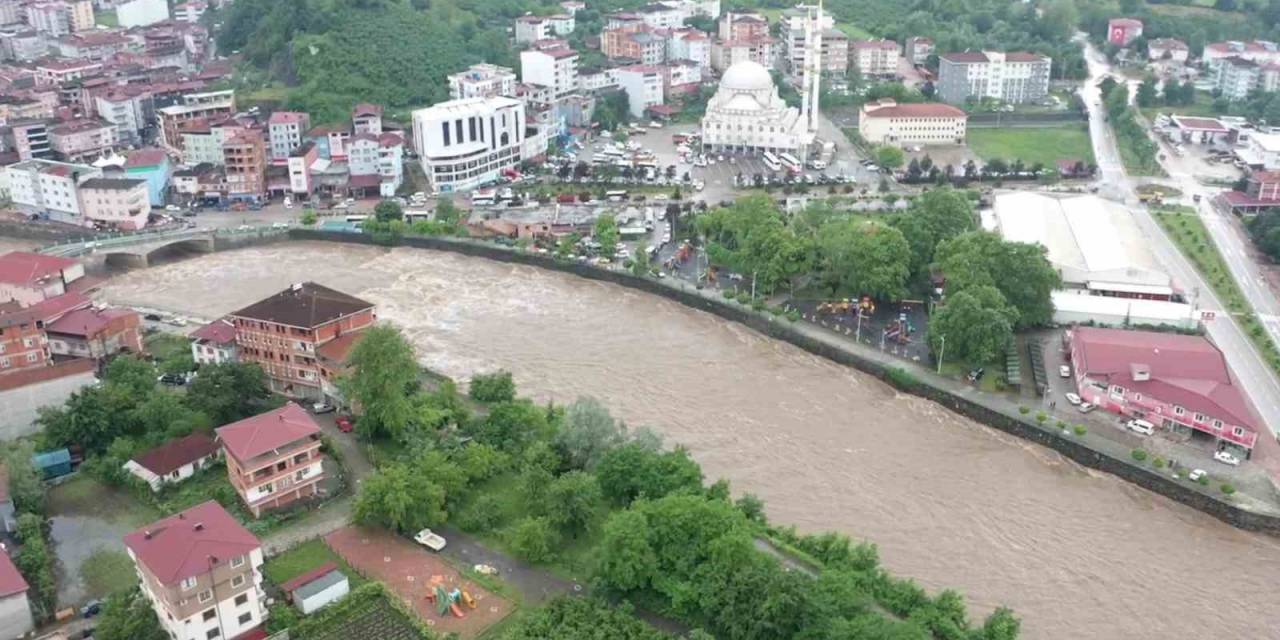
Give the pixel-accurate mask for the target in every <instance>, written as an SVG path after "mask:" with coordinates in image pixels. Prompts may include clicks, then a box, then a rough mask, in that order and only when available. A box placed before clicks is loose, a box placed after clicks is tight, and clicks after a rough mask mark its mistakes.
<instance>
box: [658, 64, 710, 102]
mask: <svg viewBox="0 0 1280 640" xmlns="http://www.w3.org/2000/svg"><path fill="white" fill-rule="evenodd" d="M701 86H702V67H699V66H698V65H697V63H694V62H689V61H687V60H686V61H683V62H672V63H670V64H665V65H663V66H662V95H663V97H664V99H665V98H667V97H670V96H676V95H689V94H694V93H697V92H698V89H699V88H700V87H701Z"/></svg>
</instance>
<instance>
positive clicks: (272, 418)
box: [217, 402, 320, 461]
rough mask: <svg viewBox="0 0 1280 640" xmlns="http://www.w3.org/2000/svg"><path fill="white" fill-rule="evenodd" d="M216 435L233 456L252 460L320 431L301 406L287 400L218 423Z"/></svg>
mask: <svg viewBox="0 0 1280 640" xmlns="http://www.w3.org/2000/svg"><path fill="white" fill-rule="evenodd" d="M217 432H218V439H219V440H221V441H222V444H223V445H224V446H226V448H227V453H229V454H231V455H232V456H234V457H235V458H236V459H237V460H241V461H247V460H252V459H254V458H256V457H258V456H260V455H263V454H264V453H270V452H272V451H275V450H277V449H282V448H284V447H286V446H288V445H290V444H293V443H294V442H297V441H299V440H303V439H306V438H310V437H311V436H314V435H317V434H319V433H320V427H318V426H316V422H315V420H313V419H312V418H311V415H310V414H308V413H307V412H306V410H304V409H303V408H302V407H300V406H298V405H297V404H296V403H293V402H290V403H288V404H286V405H284V406H283V407H280V408H279V409H274V410H272V411H268V412H266V413H260V414H258V415H256V416H252V417H249V418H245V419H244V420H241V421H239V422H233V423H231V424H229V425H226V426H223V427H218V429H217Z"/></svg>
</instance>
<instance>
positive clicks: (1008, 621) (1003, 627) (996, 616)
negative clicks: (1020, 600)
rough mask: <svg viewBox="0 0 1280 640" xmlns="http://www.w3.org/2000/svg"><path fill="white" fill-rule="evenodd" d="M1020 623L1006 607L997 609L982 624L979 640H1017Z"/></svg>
mask: <svg viewBox="0 0 1280 640" xmlns="http://www.w3.org/2000/svg"><path fill="white" fill-rule="evenodd" d="M1021 628H1022V622H1021V621H1020V620H1018V618H1017V617H1016V616H1014V615H1013V611H1010V610H1009V609H1008V608H1007V607H999V608H997V609H996V610H995V611H993V612H991V615H989V616H987V619H986V621H985V622H983V624H982V635H981V636H980V637H981V640H1017V638H1018V633H1019V632H1020V631H1021Z"/></svg>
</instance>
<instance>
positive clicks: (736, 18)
mask: <svg viewBox="0 0 1280 640" xmlns="http://www.w3.org/2000/svg"><path fill="white" fill-rule="evenodd" d="M716 27H717V28H716V36H717V37H718V38H719V39H720V40H721V41H722V42H730V41H733V40H750V39H752V38H761V37H764V36H767V35H769V19H768V18H766V17H764V16H763V15H761V14H759V13H743V12H740V11H730V12H728V13H725V14H724V15H723V16H720V21H719V23H717V25H716Z"/></svg>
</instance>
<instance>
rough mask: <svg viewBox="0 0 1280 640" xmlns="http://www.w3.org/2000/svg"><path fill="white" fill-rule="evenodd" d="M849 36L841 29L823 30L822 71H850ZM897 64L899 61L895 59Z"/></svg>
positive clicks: (840, 73) (838, 72)
mask: <svg viewBox="0 0 1280 640" xmlns="http://www.w3.org/2000/svg"><path fill="white" fill-rule="evenodd" d="M850 57H851V54H850V51H849V36H847V35H845V33H844V32H843V31H841V30H839V29H827V30H826V31H823V32H822V60H821V62H822V71H823V72H824V73H832V74H837V75H841V76H842V75H844V74H845V73H847V72H848V71H849V58H850ZM894 64H895V65H896V64H897V61H896V60H895V61H894Z"/></svg>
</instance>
